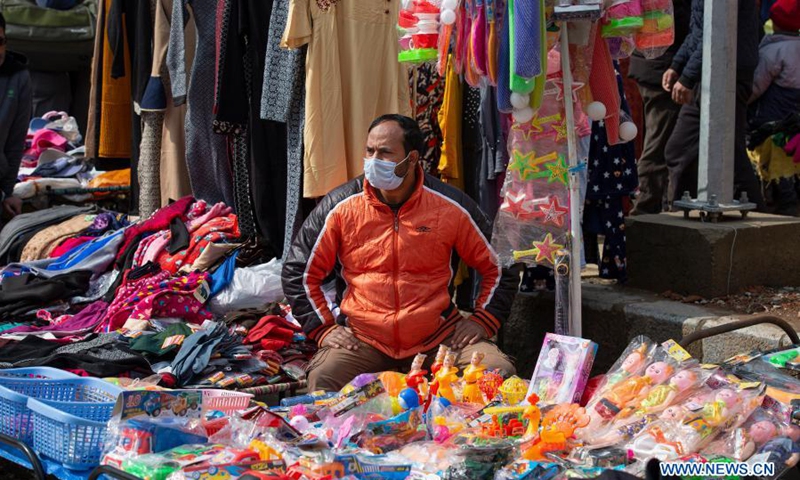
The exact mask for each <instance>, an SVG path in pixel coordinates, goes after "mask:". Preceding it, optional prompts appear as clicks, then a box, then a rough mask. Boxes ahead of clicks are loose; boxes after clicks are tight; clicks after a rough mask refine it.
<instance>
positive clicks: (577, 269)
mask: <svg viewBox="0 0 800 480" xmlns="http://www.w3.org/2000/svg"><path fill="white" fill-rule="evenodd" d="M567 30H568V28H567V22H561V40H560V42H561V74H562V81H563V84H564V109H565V110H566V120H567V153H568V155H569V167H570V173H569V220H570V221H569V225H570V255H571V257H572V259H571V265H570V266H571V268H570V269H569V282H570V292H569V293H570V295H569V299H570V307H569V334H570V335H573V336H576V337H580V336H581V335H582V326H581V248H582V247H583V232H582V230H581V204H580V200H581V192H580V183H579V179H578V173H577V171H576V170H577V169H576V167H577V166H578V148H577V143H576V142H577V139H576V138H575V111H574V105H573V101H572V68H571V66H570V60H569V34H568V33H567Z"/></svg>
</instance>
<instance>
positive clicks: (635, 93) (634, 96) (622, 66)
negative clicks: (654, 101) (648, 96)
mask: <svg viewBox="0 0 800 480" xmlns="http://www.w3.org/2000/svg"><path fill="white" fill-rule="evenodd" d="M630 64H631V59H630V58H623V59H621V60H620V61H619V73H620V75H622V85H623V87H624V89H625V98H627V99H628V107H629V108H630V109H631V117H633V123H635V124H636V128H637V129H638V130H639V134H638V135H636V138H635V139H634V140H633V144H634V150H635V151H636V158H642V150H643V149H644V129H645V125H644V104H643V101H642V95H641V94H640V93H639V87H638V86H637V84H636V80H634V79H632V78H630V77H628V69H629V68H630Z"/></svg>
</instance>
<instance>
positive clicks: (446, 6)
mask: <svg viewBox="0 0 800 480" xmlns="http://www.w3.org/2000/svg"><path fill="white" fill-rule="evenodd" d="M440 8H441V10H440V12H441V13H440V14H439V21H441V22H442V23H443V24H444V25H452V24H454V23H456V9H457V8H458V0H442V4H441V6H440Z"/></svg>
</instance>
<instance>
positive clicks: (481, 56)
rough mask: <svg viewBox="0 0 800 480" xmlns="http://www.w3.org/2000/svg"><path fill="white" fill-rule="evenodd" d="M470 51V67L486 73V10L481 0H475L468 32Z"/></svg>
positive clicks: (483, 73)
mask: <svg viewBox="0 0 800 480" xmlns="http://www.w3.org/2000/svg"><path fill="white" fill-rule="evenodd" d="M470 52H471V54H472V55H471V57H472V58H471V61H472V67H473V68H474V70H475V73H478V74H479V75H486V74H487V73H488V68H487V59H486V11H485V9H484V7H483V0H475V5H474V7H473V16H472V28H471V32H470Z"/></svg>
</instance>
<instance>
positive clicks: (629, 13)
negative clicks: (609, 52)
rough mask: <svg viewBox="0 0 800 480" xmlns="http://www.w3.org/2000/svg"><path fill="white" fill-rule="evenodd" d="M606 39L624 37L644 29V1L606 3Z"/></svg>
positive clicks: (613, 1) (604, 34)
mask: <svg viewBox="0 0 800 480" xmlns="http://www.w3.org/2000/svg"><path fill="white" fill-rule="evenodd" d="M606 3H607V4H608V7H607V8H606V15H605V18H604V24H603V36H604V37H624V36H627V35H631V34H633V33H634V32H635V31H637V30H639V29H640V28H642V26H643V25H644V19H643V18H642V0H610V1H608V0H607V2H606Z"/></svg>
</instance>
